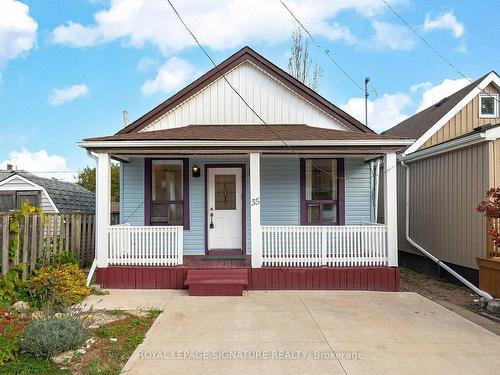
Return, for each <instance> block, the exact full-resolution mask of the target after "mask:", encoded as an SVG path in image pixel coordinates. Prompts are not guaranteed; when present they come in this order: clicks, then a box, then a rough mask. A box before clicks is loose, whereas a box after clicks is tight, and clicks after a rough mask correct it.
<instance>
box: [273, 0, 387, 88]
mask: <svg viewBox="0 0 500 375" xmlns="http://www.w3.org/2000/svg"><path fill="white" fill-rule="evenodd" d="M280 3H281V5H283V7H285V9H286V10H287V11H288V13H290V15H291V16H292V18H293V19H294V20H295V21H296V22H297V24H298V25H299V26H300V28H301V29H302V30H304V32H305V33H306V34H307V35H308V36H309V39H311V42H313V44H314V45H315V46H316V47H317V48H319V49H321V50H323V51H324V52H325V54H326V55H327V56H328V58H329V59H330V60H331V61H332V62H333V63H334V64H335V66H336V67H337V68H338V69H339V70H340V71H341V72H342V73H343V74H344V75H345V76H346V77H347V79H348V80H350V81H351V82H352V83H353V84H354V85H355V86H356V87H357V88H358V89H360V90H361V91H363V93H364V92H365V89H364V87H363V86H362V85H361V84H359V83H358V82H356V80H355V79H354V78H352V77H351V76H350V75H349V73H347V71H346V70H345V69H344V68H343V67H342V66H341V65H340V64H339V63H338V62H337V61H336V60H335V59H334V58H333V56H332V53H331V51H330V49H328V48H326V47H323V46H322V45H321V44H320V43H318V42H317V41H316V39H315V38H314V37H313V35H312V33H311V32H310V31H309V30H308V29H307V28H306V27H305V25H304V23H302V21H300V20H299V18H298V17H297V16H296V15H295V13H293V12H292V10H291V9H290V7H289V6H288V5H286V3H285V2H284V1H283V0H280ZM370 86H371V87H372V89H371V90H370V91H371V92H373V93H374V94H375V96H378V95H377V90H376V89H375V86H373V84H370Z"/></svg>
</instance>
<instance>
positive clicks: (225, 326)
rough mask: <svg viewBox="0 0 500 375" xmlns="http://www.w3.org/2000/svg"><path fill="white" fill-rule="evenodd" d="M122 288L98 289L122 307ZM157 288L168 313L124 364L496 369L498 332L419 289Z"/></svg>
mask: <svg viewBox="0 0 500 375" xmlns="http://www.w3.org/2000/svg"><path fill="white" fill-rule="evenodd" d="M120 293H121V292H117V291H112V293H111V295H109V296H100V297H99V298H103V299H104V298H105V297H108V298H106V299H109V300H110V302H109V303H108V305H111V299H112V298H114V299H115V302H117V303H118V304H119V305H120V306H124V305H125V303H124V302H123V301H120V298H118V297H117V295H116V294H120ZM149 293H152V292H151V291H139V290H137V291H128V292H127V293H123V294H122V295H121V296H120V297H121V298H124V296H127V300H136V299H139V298H140V297H144V298H147V296H149V295H150V294H149ZM157 293H163V294H162V296H164V298H165V299H164V300H163V301H164V302H165V303H164V304H163V306H160V304H158V305H157V306H156V307H160V308H163V313H162V314H160V316H159V317H158V319H157V320H156V321H155V323H154V324H153V326H152V327H151V329H150V330H149V332H148V334H147V336H146V339H145V340H144V342H143V344H141V345H140V346H139V347H138V348H137V350H136V351H135V352H134V354H133V355H132V357H131V358H130V359H129V361H128V363H127V364H126V366H125V367H124V369H123V373H127V374H207V375H210V374H217V375H220V374H259V375H263V374H273V375H275V374H281V373H286V374H315V375H317V374H384V375H390V374H418V375H422V374H453V375H457V374H498V373H500V357H499V356H498V348H500V338H499V337H498V336H496V335H494V334H493V333H491V332H489V331H487V330H485V329H483V328H481V327H479V326H477V325H476V324H474V323H472V322H470V321H468V320H466V319H464V318H462V317H460V316H458V315H456V314H455V313H453V312H451V311H449V310H446V309H445V308H443V307H441V306H439V305H437V304H435V303H433V302H431V301H429V300H428V299H426V298H424V297H422V296H420V295H418V294H414V293H377V292H329V291H321V292H320V291H311V292H306V291H302V292H295V291H293V292H249V293H246V294H245V295H244V296H243V297H241V298H239V297H189V296H187V295H186V294H185V293H184V292H182V291H161V292H158V291H157ZM136 296H138V297H136ZM101 305H102V304H101Z"/></svg>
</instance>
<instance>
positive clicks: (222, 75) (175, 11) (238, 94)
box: [166, 0, 391, 180]
mask: <svg viewBox="0 0 500 375" xmlns="http://www.w3.org/2000/svg"><path fill="white" fill-rule="evenodd" d="M166 1H167V2H168V4H169V5H170V7H171V8H172V10H173V11H174V13H175V14H176V16H177V18H178V19H179V21H180V22H181V23H182V25H183V26H184V28H185V29H186V31H187V32H188V33H189V34H190V35H191V37H192V38H193V39H194V41H195V42H196V44H197V45H198V47H199V48H200V49H201V51H202V52H203V54H204V55H205V56H206V57H207V58H208V59H209V60H210V62H211V63H212V65H213V66H214V68H215V69H216V70H217V72H218V73H219V75H220V76H221V77H222V78H223V79H224V81H225V82H226V83H227V84H228V85H229V87H230V88H231V90H233V91H234V93H235V94H236V95H237V96H238V97H239V98H240V99H241V101H242V102H243V103H244V104H245V106H246V107H247V108H248V109H249V110H250V111H251V112H252V113H253V114H254V115H255V116H256V117H257V118H258V119H259V120H260V121H261V122H262V124H263V125H265V126H266V127H267V128H268V129H269V130H270V131H271V132H272V133H273V134H274V135H275V136H276V138H278V139H279V140H280V142H281V143H283V144H284V145H285V146H286V147H287V148H288V149H289V150H290V151H291V152H293V153H294V154H295V155H296V156H297V157H299V158H300V157H301V155H300V153H299V152H297V151H296V150H295V149H294V148H293V147H292V146H290V145H289V144H288V143H287V142H286V141H285V140H284V139H283V138H282V137H281V136H280V135H279V134H278V133H277V132H276V131H275V130H274V129H273V127H272V126H271V125H269V124H268V123H267V122H266V121H265V120H264V119H263V118H262V117H261V116H260V115H259V114H258V113H257V111H255V109H253V107H252V106H251V105H250V104H249V103H248V102H247V101H246V99H245V98H244V97H243V96H242V95H241V94H240V93H239V92H238V90H237V89H236V88H235V87H234V86H233V85H232V84H231V82H229V80H228V79H227V77H226V76H225V74H224V73H223V72H222V71H221V70H220V68H219V66H218V65H217V64H216V63H215V61H214V60H213V59H212V57H211V56H210V54H209V53H208V52H207V51H206V50H205V48H204V47H203V45H202V44H201V43H200V41H199V40H198V38H197V37H196V35H194V33H193V32H192V31H191V29H190V28H189V27H188V26H187V24H186V23H185V22H184V20H183V18H182V17H181V15H180V14H179V12H178V11H177V9H176V8H175V6H174V5H173V4H172V2H171V0H166ZM306 32H307V33H308V35H309V36H310V34H309V32H308V31H306ZM346 74H347V73H346ZM351 80H352V79H351ZM352 81H353V82H354V83H356V82H355V81H354V80H352ZM359 87H360V88H361V86H359ZM362 90H363V91H364V89H363V88H362ZM314 167H315V168H316V169H317V170H319V171H321V172H323V173H326V174H327V175H329V176H331V177H332V178H337V179H342V180H348V179H353V180H354V179H366V177H359V178H356V177H338V176H333V175H332V174H331V173H330V172H328V171H325V170H323V169H322V168H320V167H318V166H314ZM390 169H391V168H390ZM390 169H389V170H390Z"/></svg>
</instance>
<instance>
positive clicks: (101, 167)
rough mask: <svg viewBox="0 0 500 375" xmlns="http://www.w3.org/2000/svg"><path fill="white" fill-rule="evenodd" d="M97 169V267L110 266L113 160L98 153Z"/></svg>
mask: <svg viewBox="0 0 500 375" xmlns="http://www.w3.org/2000/svg"><path fill="white" fill-rule="evenodd" d="M96 156H97V168H96V221H95V222H96V227H95V231H96V243H95V253H96V255H95V256H96V259H97V267H99V268H104V267H107V266H108V227H109V225H110V205H111V203H110V201H111V158H110V155H109V154H106V153H98V154H96Z"/></svg>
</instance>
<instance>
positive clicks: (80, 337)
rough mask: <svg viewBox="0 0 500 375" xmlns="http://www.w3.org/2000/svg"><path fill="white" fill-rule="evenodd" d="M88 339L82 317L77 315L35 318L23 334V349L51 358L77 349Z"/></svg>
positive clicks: (29, 352) (37, 355) (35, 354)
mask: <svg viewBox="0 0 500 375" xmlns="http://www.w3.org/2000/svg"><path fill="white" fill-rule="evenodd" d="M85 339H86V330H85V327H84V326H83V322H82V320H81V319H78V318H75V317H64V318H49V319H42V320H33V321H32V322H31V323H30V325H28V327H26V330H25V331H24V334H23V340H22V344H21V349H22V351H23V352H25V353H27V354H30V355H33V356H35V357H42V358H50V357H52V356H54V355H56V354H59V353H62V352H65V351H68V350H72V349H77V348H78V347H80V346H81V345H82V344H83V343H84V342H85Z"/></svg>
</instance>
